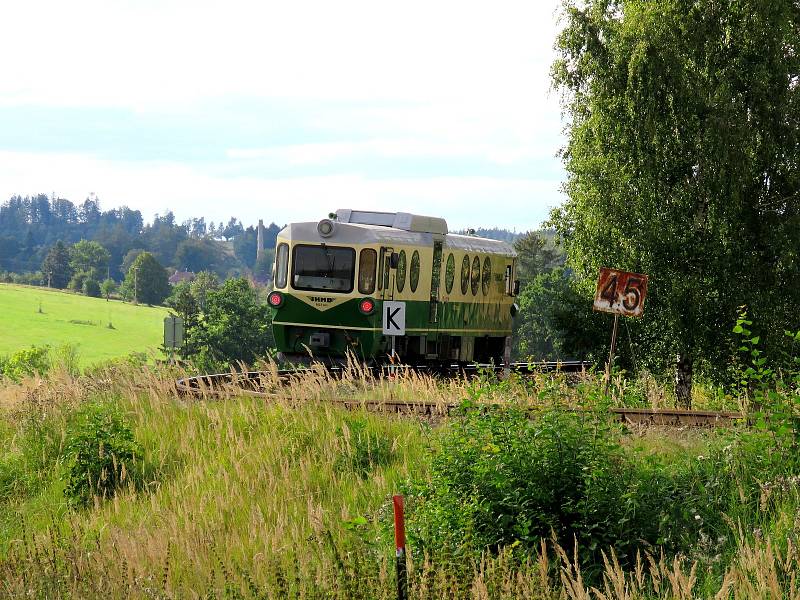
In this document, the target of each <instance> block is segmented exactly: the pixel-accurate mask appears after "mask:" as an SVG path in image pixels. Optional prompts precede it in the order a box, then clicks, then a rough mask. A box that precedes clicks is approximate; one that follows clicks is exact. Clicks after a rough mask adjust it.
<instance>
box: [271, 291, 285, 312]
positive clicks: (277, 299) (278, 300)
mask: <svg viewBox="0 0 800 600" xmlns="http://www.w3.org/2000/svg"><path fill="white" fill-rule="evenodd" d="M267 302H268V303H269V305H270V306H271V307H272V308H280V307H281V306H282V305H283V294H281V293H280V292H270V294H269V296H267Z"/></svg>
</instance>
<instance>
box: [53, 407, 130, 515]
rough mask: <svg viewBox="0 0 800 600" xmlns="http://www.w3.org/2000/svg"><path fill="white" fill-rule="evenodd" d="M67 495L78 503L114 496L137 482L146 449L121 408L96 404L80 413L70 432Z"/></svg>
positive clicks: (67, 453)
mask: <svg viewBox="0 0 800 600" xmlns="http://www.w3.org/2000/svg"><path fill="white" fill-rule="evenodd" d="M64 454H65V457H66V462H67V473H66V488H65V490H64V493H65V495H66V496H67V497H68V498H69V500H70V501H71V502H72V503H74V504H83V503H86V502H87V501H88V500H89V499H91V498H92V497H93V496H101V497H103V498H107V497H111V496H113V495H114V494H116V492H117V490H119V489H120V488H122V487H123V486H125V485H129V484H133V483H135V482H136V475H135V474H136V469H137V461H141V457H142V449H141V447H140V445H139V444H138V443H137V441H136V440H135V439H134V436H133V431H132V430H131V428H130V426H129V425H128V424H127V423H126V422H125V419H124V417H123V415H122V414H121V413H120V411H119V409H117V408H116V407H114V406H112V405H110V404H100V403H93V404H89V405H87V406H85V407H83V408H82V409H81V410H80V411H79V412H78V413H76V415H75V417H74V420H73V421H72V423H71V424H70V426H69V427H68V430H67V437H66V443H65V445H64Z"/></svg>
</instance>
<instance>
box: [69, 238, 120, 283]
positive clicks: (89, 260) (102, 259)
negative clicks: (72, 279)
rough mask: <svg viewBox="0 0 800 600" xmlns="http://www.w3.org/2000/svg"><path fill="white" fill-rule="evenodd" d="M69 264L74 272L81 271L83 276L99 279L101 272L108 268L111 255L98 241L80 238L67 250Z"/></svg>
mask: <svg viewBox="0 0 800 600" xmlns="http://www.w3.org/2000/svg"><path fill="white" fill-rule="evenodd" d="M69 257H70V258H69V264H70V267H71V268H72V270H73V271H74V272H75V273H83V274H84V276H85V278H89V279H94V280H95V281H99V280H100V279H101V278H102V272H103V271H104V270H105V269H107V268H108V266H109V263H110V260H111V255H110V254H109V253H108V250H106V249H105V248H103V246H101V245H100V244H99V243H98V242H95V241H89V240H81V241H79V242H77V243H76V244H74V245H73V246H72V247H71V248H70V250H69Z"/></svg>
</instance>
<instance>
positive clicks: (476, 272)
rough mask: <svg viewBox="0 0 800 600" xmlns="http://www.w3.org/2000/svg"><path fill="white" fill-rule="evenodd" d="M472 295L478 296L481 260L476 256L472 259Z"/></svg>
mask: <svg viewBox="0 0 800 600" xmlns="http://www.w3.org/2000/svg"><path fill="white" fill-rule="evenodd" d="M471 283H472V286H471V287H472V295H473V296H477V295H478V287H479V286H480V284H481V259H480V258H478V257H477V256H476V257H475V258H474V259H472V282H471Z"/></svg>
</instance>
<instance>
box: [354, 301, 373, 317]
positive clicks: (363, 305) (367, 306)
mask: <svg viewBox="0 0 800 600" xmlns="http://www.w3.org/2000/svg"><path fill="white" fill-rule="evenodd" d="M358 310H360V311H361V314H364V315H371V314H372V313H374V312H375V300H373V299H372V298H363V299H362V300H361V302H359V303H358Z"/></svg>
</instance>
